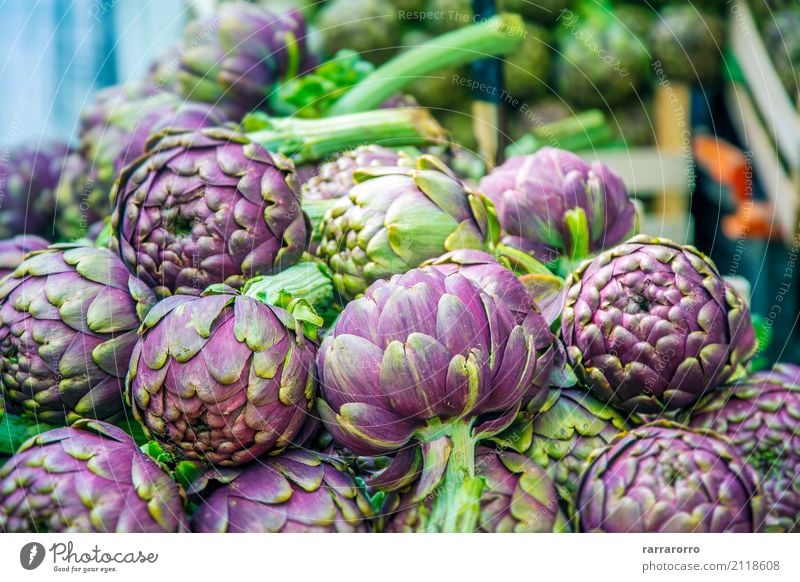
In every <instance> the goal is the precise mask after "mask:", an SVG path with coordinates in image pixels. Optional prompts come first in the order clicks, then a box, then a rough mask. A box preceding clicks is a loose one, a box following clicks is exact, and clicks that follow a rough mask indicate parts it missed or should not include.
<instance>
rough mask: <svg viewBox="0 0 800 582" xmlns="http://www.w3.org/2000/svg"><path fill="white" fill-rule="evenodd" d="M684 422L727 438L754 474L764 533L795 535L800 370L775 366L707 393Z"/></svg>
mask: <svg viewBox="0 0 800 582" xmlns="http://www.w3.org/2000/svg"><path fill="white" fill-rule="evenodd" d="M689 424H690V425H691V426H692V427H696V428H709V429H712V430H714V431H716V432H718V433H720V434H721V435H723V436H725V437H727V438H728V439H730V441H731V443H733V446H734V447H735V448H736V449H737V450H738V451H739V453H740V454H741V455H742V457H743V458H744V460H745V461H746V462H747V463H749V464H750V465H751V466H753V468H754V469H755V470H756V473H757V474H758V476H759V477H760V479H761V485H762V487H763V489H764V498H765V502H766V506H767V516H766V521H765V523H764V529H765V530H766V531H778V532H797V531H800V490H798V485H800V428H798V427H800V367H798V366H795V365H792V364H778V365H776V366H775V367H774V368H773V369H772V370H770V371H763V372H756V373H755V374H752V375H750V376H748V377H747V378H745V379H744V380H742V381H741V382H739V383H737V384H734V385H732V386H730V387H729V388H724V389H723V390H721V391H719V392H715V393H713V394H710V395H709V396H708V399H706V400H704V401H701V403H700V404H699V405H698V406H697V408H695V409H694V410H693V411H692V416H691V418H690V421H689Z"/></svg>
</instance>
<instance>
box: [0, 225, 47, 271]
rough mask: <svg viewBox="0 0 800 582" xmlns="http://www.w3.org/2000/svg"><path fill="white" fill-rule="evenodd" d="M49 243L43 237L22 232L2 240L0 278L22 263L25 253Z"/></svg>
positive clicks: (0, 245) (44, 246) (37, 249)
mask: <svg viewBox="0 0 800 582" xmlns="http://www.w3.org/2000/svg"><path fill="white" fill-rule="evenodd" d="M49 244H50V243H48V242H47V241H46V240H44V239H43V238H41V237H38V236H33V235H22V234H21V235H18V236H15V237H14V238H9V239H6V240H0V279H2V278H3V277H5V276H6V275H8V274H9V273H11V272H12V271H14V270H15V269H16V268H17V267H18V266H19V265H20V263H22V260H23V259H24V258H25V255H27V254H28V253H30V252H32V251H41V250H42V249H46V248H47V246H48V245H49Z"/></svg>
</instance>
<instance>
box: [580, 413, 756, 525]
mask: <svg viewBox="0 0 800 582" xmlns="http://www.w3.org/2000/svg"><path fill="white" fill-rule="evenodd" d="M576 505H577V512H578V521H579V524H580V528H581V531H585V532H599V531H605V532H617V533H651V532H664V533H674V532H702V533H724V532H753V531H759V527H760V524H761V522H762V520H763V517H764V515H763V513H764V508H763V498H762V494H761V491H760V489H759V485H758V478H757V477H756V474H755V471H753V469H752V468H751V467H750V466H749V465H748V464H747V463H745V462H744V460H743V459H742V457H741V456H739V453H738V452H737V451H736V449H735V448H734V447H733V446H731V445H730V444H728V443H727V442H726V441H724V440H722V439H721V438H720V437H719V436H718V435H716V434H714V433H711V432H708V431H693V430H686V429H683V428H680V427H679V426H678V425H674V424H670V423H666V422H661V423H657V424H650V425H645V426H643V427H640V428H637V429H634V430H633V431H631V432H628V433H624V434H623V435H622V436H620V437H618V438H616V439H615V440H614V441H613V442H612V443H611V445H610V446H609V447H607V448H605V449H603V450H602V451H601V452H600V453H599V454H598V455H597V457H596V458H595V459H594V460H593V461H592V462H591V464H590V466H589V467H588V469H587V470H586V472H584V474H583V477H582V479H581V483H580V486H579V488H578V494H577V499H576Z"/></svg>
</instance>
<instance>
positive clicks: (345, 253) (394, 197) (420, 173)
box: [317, 155, 493, 298]
mask: <svg viewBox="0 0 800 582" xmlns="http://www.w3.org/2000/svg"><path fill="white" fill-rule="evenodd" d="M353 178H354V180H355V182H356V185H355V186H354V187H353V188H351V189H350V192H349V193H348V195H347V196H346V197H343V198H340V199H339V200H338V201H337V202H336V203H335V204H334V205H333V206H332V207H331V208H330V210H328V212H327V213H326V215H325V217H324V219H323V221H322V224H321V232H322V235H321V241H320V244H319V248H318V249H317V256H319V257H320V258H321V259H323V260H324V261H326V262H327V263H328V266H329V267H330V268H331V271H333V277H334V284H335V286H336V288H337V290H338V291H339V293H340V294H341V295H343V296H344V297H345V298H353V297H358V296H360V295H361V294H363V293H364V290H365V289H366V288H367V287H368V286H369V285H370V283H372V282H373V281H376V280H378V279H381V278H385V277H388V276H390V275H392V274H395V273H404V272H406V271H408V270H409V269H413V268H414V267H417V266H419V265H420V263H422V262H423V261H425V260H427V259H431V258H434V257H437V256H439V255H441V254H442V253H444V252H446V251H450V250H455V249H460V248H473V249H481V248H484V247H485V246H486V244H487V239H488V238H490V237H491V229H492V220H493V216H492V215H491V214H490V213H489V211H488V210H487V207H486V206H485V202H484V199H483V197H482V195H481V194H478V193H475V192H473V191H471V190H470V189H469V188H468V187H467V186H465V185H464V184H462V183H461V182H460V181H459V180H458V178H457V177H456V176H455V174H453V172H452V171H451V170H450V169H449V168H447V167H446V166H445V165H444V164H443V163H442V162H441V161H439V160H438V159H436V158H434V157H432V156H429V155H424V156H421V157H420V158H419V159H418V160H417V167H416V168H408V167H399V166H398V167H394V168H367V169H359V170H357V171H355V172H354V173H353Z"/></svg>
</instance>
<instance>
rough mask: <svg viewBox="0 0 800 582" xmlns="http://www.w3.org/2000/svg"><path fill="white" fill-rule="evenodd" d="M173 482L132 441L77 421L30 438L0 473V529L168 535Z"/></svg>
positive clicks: (179, 510) (180, 516) (175, 494)
mask: <svg viewBox="0 0 800 582" xmlns="http://www.w3.org/2000/svg"><path fill="white" fill-rule="evenodd" d="M187 529H188V527H187V525H186V517H185V514H184V511H183V498H182V493H181V491H180V488H179V487H178V485H177V484H176V483H175V482H173V481H172V480H171V479H170V478H169V476H168V475H167V474H166V473H165V472H164V471H163V470H162V469H161V467H159V466H158V464H157V463H156V462H155V461H154V460H153V459H151V458H150V457H148V456H147V455H145V454H144V453H142V452H141V451H140V450H139V448H138V447H137V446H136V443H135V442H134V441H133V439H132V438H131V437H130V436H128V435H127V434H126V433H125V432H123V431H122V430H120V429H119V428H117V427H115V426H113V425H110V424H107V423H105V422H99V421H92V420H79V421H78V422H76V423H75V424H74V425H73V426H71V427H67V428H58V429H54V430H50V431H47V432H45V433H42V434H40V435H37V436H35V437H33V438H31V439H29V440H28V441H27V442H25V443H24V444H23V445H22V447H21V448H20V449H19V451H17V454H16V455H15V456H14V457H13V458H12V459H11V460H9V461H8V462H7V463H6V464H5V465H4V466H3V467H2V468H0V532H3V533H30V532H38V533H62V532H69V533H174V532H182V531H186V530H187Z"/></svg>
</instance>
